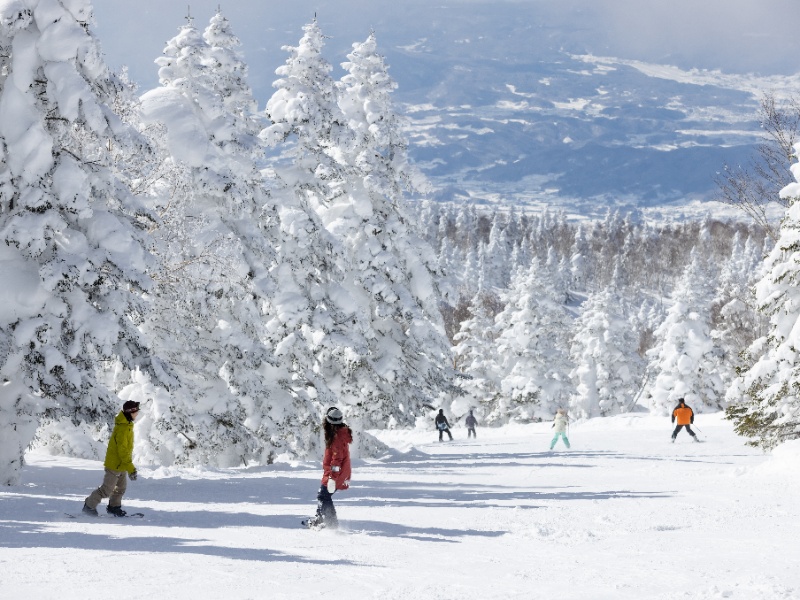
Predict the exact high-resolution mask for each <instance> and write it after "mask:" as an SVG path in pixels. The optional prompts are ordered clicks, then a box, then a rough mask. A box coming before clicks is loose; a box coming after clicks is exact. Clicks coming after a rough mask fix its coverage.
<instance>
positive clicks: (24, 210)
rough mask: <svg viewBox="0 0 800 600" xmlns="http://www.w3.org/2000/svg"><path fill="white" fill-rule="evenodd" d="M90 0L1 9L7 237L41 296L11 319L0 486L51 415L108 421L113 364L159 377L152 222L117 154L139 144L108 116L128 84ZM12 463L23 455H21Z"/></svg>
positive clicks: (2, 194) (34, 295)
mask: <svg viewBox="0 0 800 600" xmlns="http://www.w3.org/2000/svg"><path fill="white" fill-rule="evenodd" d="M91 22H92V15H91V5H90V3H89V2H88V0H69V1H60V0H26V1H24V2H22V1H10V2H3V3H2V4H0V45H2V51H0V55H1V56H2V59H0V60H2V62H3V68H2V72H1V74H0V148H2V150H0V152H2V155H3V161H2V162H3V167H2V169H0V206H1V207H2V208H1V209H0V235H2V242H3V243H2V244H0V245H2V247H3V256H2V259H3V261H4V264H5V263H6V262H8V263H9V264H10V265H11V266H12V268H13V272H15V273H16V276H17V278H18V279H19V280H20V281H22V282H24V283H25V286H26V289H27V290H29V291H30V292H31V295H30V297H28V298H24V299H20V301H19V302H17V304H19V305H20V306H21V307H22V308H21V309H19V310H15V309H11V310H8V309H7V310H6V311H5V312H4V317H5V318H4V319H3V320H4V322H3V323H0V331H2V332H3V333H2V338H0V339H1V340H2V347H1V348H2V355H0V356H2V365H1V366H0V371H2V379H3V385H2V396H1V397H0V413H1V414H0V419H2V421H0V437H1V438H2V439H3V442H2V444H0V445H2V446H3V447H4V448H12V449H16V451H17V452H19V454H18V455H17V456H9V452H6V451H5V450H4V451H3V454H4V456H3V457H2V460H0V481H2V482H4V483H10V482H13V481H15V480H16V478H17V473H18V468H19V466H20V464H21V459H22V452H23V451H24V449H25V448H26V447H27V445H28V442H29V441H30V436H31V434H32V433H33V425H34V423H35V420H36V419H37V418H38V417H39V416H40V414H41V409H42V408H43V407H44V408H45V409H46V411H47V416H48V418H52V419H57V418H61V417H69V418H70V419H72V420H73V421H74V422H75V423H76V424H77V423H80V422H82V421H83V422H86V421H93V420H106V419H108V420H110V419H112V418H113V415H114V414H115V413H116V411H117V410H118V409H119V400H118V398H116V397H115V396H114V394H113V390H110V389H109V388H108V387H107V386H106V385H105V371H106V365H108V364H112V363H117V362H118V363H121V364H124V365H125V366H126V367H127V368H129V369H134V368H136V367H137V366H139V367H142V368H145V369H149V365H150V360H149V356H150V353H149V352H148V351H147V349H146V340H145V339H143V337H142V335H141V333H140V331H139V329H138V325H140V324H141V321H142V318H143V316H144V315H145V314H146V312H147V310H146V308H145V305H144V302H143V300H142V294H143V293H144V292H145V291H146V290H148V289H149V288H150V286H151V281H150V279H149V277H148V275H147V271H148V269H149V268H150V265H151V257H150V255H149V254H148V252H147V250H146V249H145V247H146V246H147V245H148V242H147V236H146V232H145V231H144V226H145V225H146V224H147V223H149V222H150V220H151V216H150V215H149V214H148V211H147V210H146V209H145V208H144V207H143V206H142V205H141V204H140V203H139V202H138V201H137V199H136V198H135V197H134V196H133V194H132V193H131V191H130V189H128V188H127V186H126V185H125V183H124V182H123V181H122V180H121V179H120V178H119V177H118V176H117V174H116V173H115V170H114V168H113V161H112V154H111V152H109V149H110V148H112V147H115V146H120V145H129V144H132V143H135V137H136V136H135V135H134V134H133V132H131V131H130V130H129V128H127V127H125V126H124V125H123V124H122V123H121V121H120V120H119V119H118V118H117V116H116V115H114V114H113V112H112V110H111V109H110V104H112V103H113V97H114V95H115V93H116V91H117V90H118V88H119V81H118V80H117V79H116V78H115V77H114V76H113V75H112V74H111V73H110V72H109V70H108V68H107V67H106V65H105V64H104V62H103V59H102V56H101V54H100V50H99V47H98V44H97V42H96V40H95V38H94V36H93V34H92V33H91V30H90V25H91ZM12 453H13V452H12Z"/></svg>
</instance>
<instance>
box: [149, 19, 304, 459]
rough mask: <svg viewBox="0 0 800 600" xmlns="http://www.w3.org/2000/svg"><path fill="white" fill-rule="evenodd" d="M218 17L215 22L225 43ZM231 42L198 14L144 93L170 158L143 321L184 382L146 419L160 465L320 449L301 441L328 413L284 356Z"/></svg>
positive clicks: (260, 195)
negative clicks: (204, 25)
mask: <svg viewBox="0 0 800 600" xmlns="http://www.w3.org/2000/svg"><path fill="white" fill-rule="evenodd" d="M220 21H222V22H223V24H225V23H226V22H224V18H223V17H222V16H221V15H219V14H217V15H216V16H215V17H214V19H212V24H211V25H210V26H209V29H208V30H207V34H208V35H207V37H209V38H210V39H212V40H213V41H215V42H217V43H221V42H220V40H221V39H223V36H222V34H221V33H220V28H221V24H220ZM225 31H226V32H227V33H228V35H232V34H230V31H229V28H226V29H225ZM221 49H225V50H229V49H230V48H229V45H221V46H218V47H216V48H215V47H212V46H210V45H209V43H207V42H206V41H205V40H204V39H203V37H202V36H201V35H200V33H199V32H198V30H197V29H196V28H195V27H194V25H193V23H192V22H191V20H190V21H189V22H188V23H187V24H186V25H185V26H183V27H182V28H181V29H180V30H179V32H178V35H176V36H175V37H174V38H173V39H172V40H170V41H169V42H168V43H167V46H166V48H165V50H164V55H163V56H162V57H160V58H159V59H158V60H157V61H156V62H157V64H159V66H160V69H159V77H160V81H161V84H162V85H161V87H159V88H157V89H155V90H151V91H150V92H148V93H146V94H144V95H143V97H142V107H143V114H144V117H145V118H146V119H147V121H148V122H149V123H151V124H152V125H154V126H156V127H157V128H158V127H160V128H161V130H162V131H163V139H157V140H156V142H157V143H158V142H161V144H160V146H161V152H162V154H163V156H164V163H165V164H167V165H171V170H170V171H169V173H168V174H167V176H165V177H164V178H163V179H162V180H161V181H159V182H158V183H157V184H156V185H155V186H153V188H152V190H151V192H152V194H153V195H154V198H155V200H154V201H155V202H156V203H157V204H158V205H159V206H160V207H162V214H163V218H162V223H161V226H160V227H159V228H158V229H157V230H156V233H155V235H156V237H157V239H158V242H159V246H158V249H159V256H160V258H161V261H162V267H161V273H160V277H159V280H158V287H157V290H156V294H154V304H155V305H156V307H157V308H158V310H155V311H154V312H153V315H152V317H151V318H150V319H149V320H148V321H147V322H146V324H145V328H146V329H147V330H148V331H150V332H152V336H153V337H154V338H155V339H156V340H157V347H158V349H159V351H160V353H161V354H162V355H163V356H165V357H166V358H167V359H168V360H169V363H170V365H171V366H172V367H173V369H174V371H175V377H176V378H177V385H175V386H174V389H173V391H172V393H171V394H168V395H167V394H155V395H154V398H155V400H154V405H153V407H152V411H151V414H150V417H151V418H152V421H148V420H146V419H144V420H143V421H142V423H141V424H140V429H141V430H143V434H144V435H145V436H147V439H148V440H149V442H150V444H151V446H152V449H153V451H154V452H156V454H157V455H158V457H159V460H160V461H161V462H172V461H177V462H191V463H195V462H202V463H212V464H223V465H230V464H240V463H241V462H249V461H251V460H254V461H257V462H261V463H264V462H269V461H270V460H272V457H273V456H274V454H275V453H279V452H289V453H291V454H301V455H305V454H306V453H307V452H308V450H309V449H310V447H313V446H314V445H315V444H316V442H315V441H313V440H312V439H311V438H310V436H309V437H304V436H297V435H296V434H297V433H298V431H300V430H302V429H307V430H309V431H311V430H313V427H314V425H316V422H317V416H318V415H317V413H318V411H317V409H316V407H315V406H314V405H313V401H312V398H311V396H310V395H309V394H307V393H306V392H305V391H304V390H302V387H303V386H302V385H301V386H299V388H300V389H301V391H300V392H298V391H297V389H296V387H295V385H294V384H292V383H291V377H290V375H289V373H288V371H289V369H288V368H286V365H285V364H282V363H281V361H280V360H279V359H277V358H276V357H275V354H276V352H275V350H276V348H277V347H278V345H279V343H280V342H281V341H282V337H281V336H280V335H278V334H276V335H274V336H272V337H271V336H270V330H269V319H270V316H271V312H272V311H273V307H274V302H275V298H276V296H277V295H278V294H279V289H278V285H277V284H276V278H275V272H274V269H275V265H276V264H277V262H278V257H277V252H276V248H277V247H278V245H279V244H280V230H279V225H278V222H277V209H276V207H275V206H274V204H273V203H272V202H271V201H270V200H269V195H268V193H267V191H266V190H265V188H264V185H263V181H262V176H261V174H260V172H259V170H258V166H257V164H256V162H255V160H254V159H255V156H254V148H255V147H256V144H255V138H254V136H253V121H254V119H253V117H252V115H251V114H250V113H249V111H250V110H251V109H252V108H254V106H255V103H254V102H253V101H252V95H251V93H250V90H249V88H248V87H247V85H246V82H245V81H244V80H243V75H244V73H245V72H246V68H245V66H244V65H243V64H241V63H236V60H235V59H236V58H237V57H235V56H233V57H231V56H229V55H228V54H226V53H223V52H221ZM226 57H227V58H226ZM234 63H235V64H237V65H238V66H237V67H236V69H235V71H236V72H235V73H233V74H236V75H237V76H236V77H233V76H232V75H233V74H232V73H231V65H232V64H234ZM136 385H138V386H139V387H140V388H142V389H144V388H146V387H147V386H148V385H149V383H148V382H147V381H144V380H140V381H138V382H137V384H136ZM301 438H303V439H301Z"/></svg>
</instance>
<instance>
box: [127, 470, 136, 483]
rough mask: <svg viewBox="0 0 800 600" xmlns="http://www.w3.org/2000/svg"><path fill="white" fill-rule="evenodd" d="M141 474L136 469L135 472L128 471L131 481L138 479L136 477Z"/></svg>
mask: <svg viewBox="0 0 800 600" xmlns="http://www.w3.org/2000/svg"><path fill="white" fill-rule="evenodd" d="M138 476H139V473H137V472H136V471H134V472H133V473H128V479H130V480H131V481H136V478H137V477H138Z"/></svg>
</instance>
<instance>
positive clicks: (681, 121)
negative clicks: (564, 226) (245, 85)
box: [95, 0, 800, 215]
mask: <svg viewBox="0 0 800 600" xmlns="http://www.w3.org/2000/svg"><path fill="white" fill-rule="evenodd" d="M709 2H711V4H717V2H716V0H714V1H712V0H709ZM764 2H765V3H766V5H780V6H783V4H785V2H783V0H764ZM95 4H96V6H95V10H96V13H97V20H98V29H97V31H98V35H99V37H100V40H101V42H102V44H103V47H104V49H105V51H106V53H107V56H108V59H109V62H110V63H111V64H112V66H120V65H122V64H127V65H128V66H129V67H130V72H131V75H132V77H133V78H134V80H136V81H138V82H139V83H140V84H141V86H142V88H143V90H144V89H148V88H150V87H153V86H155V85H157V70H156V67H155V65H153V63H152V61H153V60H154V59H155V58H156V57H157V56H158V55H159V54H160V52H161V49H162V46H163V42H164V41H165V40H166V39H168V38H169V37H171V36H172V35H173V34H174V32H175V30H176V29H177V28H178V27H180V25H182V24H183V22H184V18H185V16H186V11H187V8H186V6H185V5H181V4H179V3H163V2H158V1H156V0H137V2H136V3H131V2H128V1H127V0H103V2H96V3H95ZM164 4H169V6H164ZM268 4H270V6H267V5H268ZM619 4H620V3H614V2H612V1H610V0H596V1H592V2H589V1H588V0H583V1H582V0H572V1H567V2H559V3H554V2H544V1H541V0H527V1H526V0H517V1H506V2H489V1H486V0H454V1H451V2H446V3H442V4H439V5H432V4H430V3H429V2H421V1H420V0H403V1H402V2H387V1H385V0H372V1H367V0H344V1H342V0H339V1H337V2H333V1H328V2H325V1H320V2H303V1H300V2H294V3H289V4H286V5H281V8H280V11H277V10H276V9H275V8H274V7H271V3H263V2H259V1H258V0H239V1H237V2H235V3H232V4H231V6H225V5H224V4H223V5H222V10H223V12H224V13H225V15H226V16H227V17H228V18H229V19H230V21H231V23H232V25H233V27H234V29H235V31H236V33H237V34H238V35H239V37H240V38H241V39H242V41H243V47H242V52H243V54H244V55H245V58H246V59H247V62H248V64H249V66H250V75H251V76H250V80H251V83H252V85H253V89H254V92H255V94H256V97H257V98H258V100H259V103H260V105H261V106H264V105H265V103H266V100H267V99H268V98H269V96H270V94H271V93H272V88H271V84H272V81H274V80H275V79H276V76H275V75H274V71H275V68H277V67H278V66H279V65H280V64H282V63H283V61H284V59H285V56H286V54H285V52H283V51H282V50H281V46H282V45H286V44H288V45H294V44H296V43H297V40H298V39H299V38H300V36H301V35H302V30H301V28H302V26H303V24H304V23H306V22H308V21H310V20H311V19H313V18H314V14H315V13H316V14H317V19H318V21H319V23H320V26H321V27H322V30H323V31H324V32H325V33H326V34H328V35H330V36H331V39H330V40H328V44H327V46H326V48H325V54H326V56H327V58H328V60H329V61H330V62H331V63H332V64H333V65H334V66H335V67H336V71H335V72H334V76H337V77H338V76H339V75H341V72H340V70H339V63H341V62H343V61H344V60H346V54H347V52H348V51H349V50H350V47H351V44H352V43H353V42H356V41H362V40H364V39H365V38H366V36H367V35H368V34H369V32H370V30H371V29H374V31H375V32H376V35H377V38H378V42H379V44H380V46H381V51H382V53H383V54H384V55H385V56H386V58H387V61H388V63H389V65H390V69H391V71H390V72H391V74H392V76H393V77H394V78H395V80H396V81H397V82H398V84H399V89H398V90H397V93H396V100H397V102H398V105H399V108H400V110H401V111H402V112H404V113H405V114H407V115H408V116H409V118H410V120H411V123H410V129H409V137H410V139H411V142H412V144H411V155H412V158H413V159H414V160H415V161H416V163H417V164H418V166H419V167H420V168H421V169H422V171H423V172H424V173H425V174H426V175H427V176H428V177H429V178H430V180H431V181H432V183H433V184H434V186H435V187H436V189H437V192H436V194H435V197H436V198H437V199H439V200H443V201H445V200H446V201H451V200H453V201H459V200H468V201H471V202H481V203H486V202H492V203H514V204H518V205H527V206H542V205H544V206H550V207H560V208H563V209H565V210H567V211H568V212H576V213H580V214H587V215H591V214H596V213H598V212H603V211H605V209H606V207H607V206H621V207H627V208H631V209H636V208H641V209H646V208H652V207H659V206H664V205H673V204H684V203H686V202H687V201H706V200H708V199H710V198H712V197H713V195H714V183H713V177H714V174H715V173H716V172H717V171H718V170H719V169H720V168H721V167H722V166H723V165H724V164H725V163H728V164H738V163H741V162H743V161H746V160H747V158H748V157H749V156H751V155H752V153H753V149H754V144H755V143H756V142H757V135H758V131H759V127H758V123H757V122H756V121H755V115H756V110H757V104H758V100H759V97H760V95H761V94H762V93H764V92H766V91H775V90H778V91H780V92H781V93H788V92H792V91H797V92H800V78H798V77H797V76H795V75H792V73H793V71H792V70H791V69H792V66H787V65H791V64H792V63H791V61H789V57H790V56H797V55H798V53H800V47H798V44H799V42H798V41H797V40H796V39H795V38H797V37H799V36H784V37H782V38H781V35H782V34H781V29H780V28H781V17H780V11H778V10H772V11H770V7H769V6H764V7H763V11H762V12H754V13H752V18H750V20H749V22H747V23H746V24H745V25H744V27H745V28H749V29H748V30H747V31H745V32H744V33H745V34H748V33H749V34H750V35H745V34H743V33H742V27H743V25H742V23H738V24H737V25H736V27H737V28H736V29H735V31H734V30H733V29H732V26H728V23H727V21H726V19H731V18H733V17H732V16H731V15H732V14H734V13H735V15H736V16H738V18H740V19H741V18H742V17H747V16H748V15H750V14H751V13H747V11H746V8H747V7H746V5H745V4H743V3H741V2H733V5H732V4H731V3H730V2H728V3H727V4H720V7H727V8H728V9H731V10H726V11H722V10H721V11H719V12H718V13H715V14H714V15H713V17H712V16H708V15H706V16H705V18H706V19H709V21H708V28H707V29H705V30H704V29H703V21H702V18H703V15H702V14H701V13H700V12H698V13H697V14H696V15H694V20H686V16H687V15H681V14H679V11H680V10H687V11H689V10H694V9H692V8H691V7H692V6H693V5H692V4H691V3H683V2H677V4H676V6H677V8H675V9H674V11H673V12H666V9H665V8H663V3H661V4H657V3H655V2H650V0H642V2H641V3H635V4H636V6H638V7H640V10H639V12H638V13H636V14H633V13H630V12H628V13H622V12H618V11H616V8H615V7H618V6H619ZM739 5H741V6H739ZM217 6H219V2H218V0H213V1H210V0H200V1H198V2H193V3H192V5H191V7H190V9H189V10H191V14H192V17H194V18H195V24H196V25H197V26H198V27H201V28H202V27H205V25H206V23H207V22H208V19H209V18H210V17H211V15H212V14H213V13H214V12H215V11H216V9H217ZM630 6H633V5H632V4H631V5H630ZM737 10H738V12H737ZM648 11H650V12H648ZM743 11H744V12H743ZM689 16H690V17H691V16H692V15H691V14H690V15H689ZM712 18H713V22H712ZM682 19H683V20H682ZM712 24H713V27H712V26H711V25H712ZM726 44H727V46H726ZM614 56H617V57H614ZM620 56H624V58H619V57H620ZM671 65H674V66H671ZM743 69H753V70H761V72H762V73H765V74H762V75H759V76H756V75H749V74H746V73H745V72H744V71H743Z"/></svg>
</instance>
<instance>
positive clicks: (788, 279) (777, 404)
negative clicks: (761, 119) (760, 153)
mask: <svg viewBox="0 0 800 600" xmlns="http://www.w3.org/2000/svg"><path fill="white" fill-rule="evenodd" d="M795 153H796V154H797V155H800V145H796V146H795ZM792 174H793V175H794V178H795V180H796V181H797V182H798V183H793V184H790V185H788V186H786V187H785V188H784V189H783V190H782V191H781V197H783V198H784V199H786V200H788V201H789V202H790V204H789V208H788V209H787V210H786V215H785V216H784V218H783V221H782V222H781V228H780V237H779V238H778V241H777V242H776V244H775V246H774V248H773V249H772V251H771V252H770V254H769V255H768V256H767V258H766V261H765V265H764V266H765V270H764V275H763V277H762V279H761V280H760V281H759V282H758V284H757V285H756V288H755V293H756V302H757V305H758V308H759V310H760V311H761V313H762V314H763V315H764V316H765V317H767V318H768V319H769V331H768V333H767V334H766V335H765V336H763V337H760V338H758V339H756V340H755V341H754V342H753V344H752V345H751V346H750V348H749V349H748V352H749V354H750V356H751V357H752V359H751V360H752V362H753V365H752V366H751V367H750V368H749V369H747V370H746V371H744V372H743V373H742V376H741V377H740V378H738V379H736V380H735V381H734V383H733V384H732V385H731V387H730V388H729V389H728V392H727V395H726V398H727V400H728V402H730V403H731V405H730V406H729V407H728V409H727V416H728V418H729V419H731V420H732V421H733V422H734V425H735V428H736V432H737V433H738V434H739V435H742V436H745V437H747V438H750V440H749V442H748V444H750V445H752V446H759V447H761V448H764V449H765V450H769V449H771V448H774V447H775V446H777V445H778V444H781V443H782V442H785V441H787V440H792V439H797V438H798V437H800V392H799V390H800V368H799V367H798V365H800V358H799V357H798V348H799V347H800V342H798V332H800V326H799V324H800V202H798V200H797V199H798V198H800V163H795V164H793V165H792Z"/></svg>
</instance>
